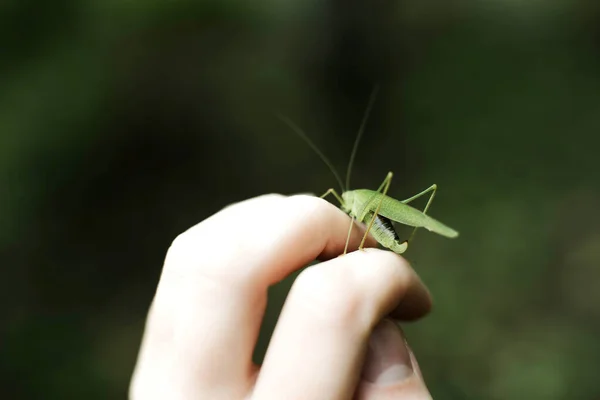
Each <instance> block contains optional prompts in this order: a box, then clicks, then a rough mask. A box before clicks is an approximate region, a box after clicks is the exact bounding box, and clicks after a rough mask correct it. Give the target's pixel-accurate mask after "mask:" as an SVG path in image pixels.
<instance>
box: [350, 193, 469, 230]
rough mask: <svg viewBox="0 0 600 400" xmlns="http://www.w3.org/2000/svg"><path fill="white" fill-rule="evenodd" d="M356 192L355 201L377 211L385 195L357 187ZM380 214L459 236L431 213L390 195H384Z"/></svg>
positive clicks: (415, 225) (409, 223)
mask: <svg viewBox="0 0 600 400" xmlns="http://www.w3.org/2000/svg"><path fill="white" fill-rule="evenodd" d="M354 192H355V196H356V197H355V201H356V202H357V203H359V204H361V205H362V206H361V208H362V207H365V206H366V207H368V208H369V209H371V210H372V211H375V209H376V208H377V204H378V202H379V200H380V199H381V196H383V194H381V193H379V192H376V191H374V190H368V189H357V190H354ZM379 214H380V215H383V216H384V217H386V218H388V219H391V220H392V221H395V222H399V223H401V224H404V225H408V226H414V227H418V228H425V229H427V230H428V231H431V232H435V233H437V234H440V235H442V236H446V237H449V238H455V237H457V236H458V232H457V231H455V230H454V229H452V228H450V227H449V226H446V225H444V224H442V223H441V222H439V221H437V220H435V219H433V218H431V217H430V216H429V215H426V214H423V212H422V211H420V210H417V209H416V208H414V207H411V206H409V205H408V204H404V203H402V202H401V201H398V200H396V199H393V198H391V197H389V196H384V197H383V201H382V204H381V208H380V209H379Z"/></svg>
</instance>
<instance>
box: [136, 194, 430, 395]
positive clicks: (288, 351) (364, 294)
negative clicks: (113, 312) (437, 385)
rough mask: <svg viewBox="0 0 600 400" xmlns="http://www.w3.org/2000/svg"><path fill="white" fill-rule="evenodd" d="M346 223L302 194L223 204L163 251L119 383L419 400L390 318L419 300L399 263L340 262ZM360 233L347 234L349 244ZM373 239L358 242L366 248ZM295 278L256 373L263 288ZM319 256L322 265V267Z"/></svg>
mask: <svg viewBox="0 0 600 400" xmlns="http://www.w3.org/2000/svg"><path fill="white" fill-rule="evenodd" d="M349 224H350V219H349V218H348V216H347V215H345V214H344V213H343V212H342V211H341V210H339V209H337V208H336V207H335V206H333V205H331V204H329V203H327V202H326V201H324V200H322V199H319V198H315V197H311V196H303V195H299V196H291V197H284V196H279V195H267V196H261V197H257V198H254V199H250V200H247V201H244V202H241V203H237V204H234V205H232V206H229V207H227V208H225V209H224V210H222V211H221V212H219V213H217V214H215V215H213V216H212V217H210V218H208V219H206V220H205V221H203V222H201V223H199V224H198V225H196V226H194V227H192V228H191V229H189V230H188V231H186V232H184V233H183V234H181V235H180V236H179V237H177V238H176V239H175V240H174V242H173V244H172V245H171V247H170V249H169V251H168V253H167V256H166V259H165V264H164V268H163V271H162V275H161V278H160V282H159V284H158V288H157V291H156V295H155V297H154V300H153V302H152V306H151V308H150V311H149V315H148V320H147V324H146V330H145V333H144V338H143V342H142V346H141V349H140V354H139V357H138V361H137V365H136V368H135V371H134V374H133V377H132V381H131V386H130V398H132V399H134V400H146V399H161V400H163V399H169V400H172V399H175V400H179V399H210V400H221V399H235V400H238V399H240V400H241V399H252V400H267V399H276V400H287V399H306V400H317V399H324V400H337V399H340V400H341V399H361V400H384V399H392V398H393V399H404V400H408V399H430V398H431V396H430V395H429V393H428V391H427V388H426V386H425V384H424V382H423V379H422V376H421V373H420V371H419V368H418V366H417V362H416V359H415V358H414V355H413V354H412V352H411V351H410V349H409V348H408V347H407V346H406V344H405V343H406V342H405V340H404V337H403V335H402V333H401V331H400V329H399V328H398V327H397V326H396V324H395V323H393V322H392V321H391V320H390V319H386V317H391V318H393V319H400V320H410V319H416V318H419V317H421V316H423V315H424V314H426V313H427V312H428V311H429V309H430V307H431V298H430V296H429V293H428V292H427V289H426V288H425V286H424V285H423V284H422V283H421V281H420V279H419V278H418V276H417V275H416V273H415V272H414V271H413V270H412V269H411V267H410V266H409V265H408V264H407V263H406V261H405V260H404V259H403V258H401V257H400V256H398V255H396V254H394V253H392V252H390V251H382V250H378V249H367V250H365V251H355V252H353V253H349V254H347V255H345V256H343V257H336V256H338V255H340V254H341V253H342V252H343V249H344V245H345V242H346V236H347V233H348V228H349ZM363 234H364V227H362V226H360V227H359V228H358V229H356V228H355V229H353V234H352V237H351V238H350V246H349V248H350V249H356V248H357V247H358V244H359V243H360V240H361V239H362V235H363ZM375 245H376V242H375V241H374V240H373V239H372V238H370V237H369V239H368V240H367V246H370V247H372V246H375ZM314 259H319V260H323V262H321V263H319V264H317V265H314V266H311V267H309V268H307V269H305V270H304V271H302V272H301V273H300V275H299V276H298V278H297V279H296V281H295V282H294V284H293V286H292V289H291V291H290V293H289V295H288V297H287V300H286V302H285V305H284V308H283V310H282V312H281V315H280V318H279V320H278V323H277V326H276V329H275V331H274V333H273V336H272V338H271V342H270V344H269V348H268V350H267V354H266V356H265V359H264V362H263V364H262V366H260V367H258V366H256V365H254V364H253V363H252V353H253V350H254V347H255V344H256V340H257V337H258V333H259V330H260V326H261V322H262V318H263V315H264V312H265V307H266V303H267V289H268V287H269V286H271V285H273V284H275V283H276V282H279V281H280V280H282V279H283V278H285V277H286V276H288V275H289V274H291V273H292V272H294V271H295V270H298V269H300V268H302V267H303V266H305V265H306V264H308V263H310V262H311V261H313V260H314ZM325 260H328V261H325Z"/></svg>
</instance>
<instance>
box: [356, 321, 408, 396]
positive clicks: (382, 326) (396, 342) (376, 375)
mask: <svg viewBox="0 0 600 400" xmlns="http://www.w3.org/2000/svg"><path fill="white" fill-rule="evenodd" d="M412 374H413V368H412V363H411V361H410V352H409V350H408V347H407V346H406V339H405V338H404V335H403V334H402V331H401V330H400V328H399V327H398V326H397V325H396V324H395V323H394V322H392V321H390V320H387V319H384V320H383V321H381V322H380V323H379V324H378V325H377V327H375V329H374V330H373V333H372V334H371V338H370V339H369V349H368V352H367V359H366V362H365V366H364V368H363V373H362V376H363V379H365V380H366V381H368V382H371V383H376V384H384V385H385V384H391V383H397V382H400V381H403V380H405V379H407V378H408V377H410V376H411V375H412Z"/></svg>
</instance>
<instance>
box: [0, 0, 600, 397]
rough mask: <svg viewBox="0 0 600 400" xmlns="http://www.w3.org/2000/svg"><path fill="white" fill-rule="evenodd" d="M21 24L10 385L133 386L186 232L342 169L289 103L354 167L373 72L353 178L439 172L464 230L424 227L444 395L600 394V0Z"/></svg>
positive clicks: (97, 11) (14, 43) (204, 5)
mask: <svg viewBox="0 0 600 400" xmlns="http://www.w3.org/2000/svg"><path fill="white" fill-rule="evenodd" d="M0 33H1V34H0V50H1V51H0V179H1V180H0V257H1V258H0V262H1V265H2V267H3V268H2V273H3V279H2V282H3V283H4V285H3V288H2V292H3V294H4V296H3V299H4V301H2V302H0V310H1V311H2V316H3V327H2V331H1V332H0V335H1V336H0V343H1V347H0V372H1V373H2V374H1V376H2V378H0V379H1V380H2V384H1V386H0V387H1V388H2V389H1V390H2V391H3V392H4V393H0V394H3V395H2V398H10V399H13V398H14V399H21V398H22V399H29V398H40V399H42V398H43V399H65V398H86V399H96V398H97V399H105V398H120V397H124V396H125V393H126V389H127V385H128V380H129V377H130V374H131V371H132V368H133V365H134V362H135V357H136V354H137V350H138V345H139V340H140V336H141V333H142V330H143V324H144V318H145V313H146V311H147V307H148V304H149V302H150V300H151V298H152V295H153V291H154V289H155V285H156V282H157V279H158V276H159V273H160V269H161V263H162V260H163V257H164V254H165V251H166V249H167V247H168V246H169V244H170V241H171V240H172V239H173V238H174V237H175V236H176V235H177V234H178V233H179V232H182V231H183V230H185V229H187V228H188V227H189V226H191V225H193V224H195V223H196V222H198V221H201V220H202V219H204V218H206V217H207V216H209V215H210V214H212V213H214V212H216V211H218V210H219V209H220V208H222V207H223V206H225V205H227V204H229V203H232V202H235V201H239V200H242V199H245V198H248V197H251V196H256V195H259V194H263V193H268V192H279V193H297V192H315V193H320V192H323V191H324V190H325V189H327V188H328V187H330V186H331V185H332V184H333V180H332V178H331V176H330V175H329V174H328V172H327V170H326V168H325V167H324V166H323V165H322V164H321V163H320V161H319V160H318V159H317V157H316V156H315V155H314V154H312V153H311V151H310V149H308V148H307V147H306V146H304V145H302V144H301V143H300V142H299V140H298V138H297V137H295V136H294V135H293V134H292V133H291V132H290V131H289V130H288V129H287V128H286V127H285V126H283V125H281V124H280V123H279V122H278V121H277V119H276V118H275V117H274V113H276V112H282V113H284V114H287V115H289V116H290V117H291V118H292V119H293V120H294V121H296V122H297V123H298V124H300V125H301V126H303V127H304V128H305V129H306V130H307V131H308V132H309V134H310V135H311V136H312V137H313V138H314V139H315V141H316V142H318V144H319V146H320V147H321V148H322V150H323V151H324V152H325V153H326V154H328V155H329V156H330V158H331V159H332V160H334V163H335V164H336V165H338V166H339V169H340V170H344V166H345V162H346V160H347V157H348V154H349V152H350V149H351V146H352V140H353V137H354V135H355V133H356V129H357V127H358V125H359V122H360V118H361V116H362V112H363V111H364V107H365V105H366V101H367V98H368V95H369V92H370V90H371V88H372V87H373V85H374V84H375V83H379V84H380V85H381V87H382V90H381V92H380V96H379V99H378V102H377V104H376V107H375V110H374V112H373V114H372V118H371V120H370V122H369V125H368V130H367V134H366V136H365V140H364V143H363V144H362V146H361V149H360V153H359V155H358V158H357V164H356V169H355V171H354V175H353V183H354V186H355V187H374V186H377V185H378V184H379V183H380V181H381V180H382V179H383V177H384V176H385V173H386V172H387V171H388V170H393V171H394V172H395V174H396V175H395V179H394V182H393V185H392V192H393V193H392V194H393V195H394V196H396V197H399V198H406V197H409V196H410V195H412V194H413V193H415V192H417V191H419V190H422V189H423V188H425V187H427V186H428V185H430V184H431V183H434V182H435V183H437V184H438V185H439V187H440V190H439V192H438V196H437V198H436V202H435V203H434V205H433V207H432V214H433V215H434V216H436V217H437V218H439V219H440V220H442V221H444V222H446V223H448V224H449V225H451V226H453V227H455V228H457V229H458V230H460V232H461V237H460V239H459V240H454V241H449V240H445V239H443V238H439V237H436V236H435V235H431V234H428V233H426V232H422V233H419V235H418V237H417V240H416V242H415V243H414V246H413V247H412V248H411V249H410V250H409V252H408V253H407V258H408V259H409V260H410V261H411V262H412V264H413V266H414V267H415V269H416V270H417V271H418V272H419V273H420V274H421V276H422V277H423V279H424V281H425V282H426V283H427V284H428V285H429V287H430V289H431V291H432V293H433V295H434V298H435V301H436V304H435V309H434V312H433V313H432V315H431V316H430V317H429V318H427V319H425V320H424V321H422V322H419V323H417V324H413V325H411V326H408V327H407V329H406V330H407V332H408V334H409V339H410V341H411V343H412V345H413V347H414V348H415V351H416V353H417V355H418V357H419V360H420V364H421V368H422V370H423V372H424V374H425V376H426V378H427V381H428V384H429V386H430V388H431V391H432V393H433V395H434V397H435V398H439V399H470V398H474V399H550V400H551V399H592V398H598V397H599V396H600V385H598V382H597V378H596V377H595V376H594V375H595V373H596V371H597V368H598V366H599V365H600V362H599V361H598V360H600V341H599V340H598V338H599V337H600V323H599V322H598V321H600V291H599V290H598V284H599V282H600V269H599V268H598V266H599V265H600V228H599V226H600V225H599V223H600V209H599V207H598V205H599V204H600V201H599V200H600V165H599V162H598V155H597V153H598V149H599V144H600V140H599V139H598V133H599V132H600V72H599V71H600V7H598V5H597V3H596V2H593V1H591V0H588V1H584V0H576V1H574V0H547V1H541V0H538V1H530V2H519V1H514V0H513V1H510V0H496V1H481V0H453V1H447V0H427V1H416V0H412V1H408V0H395V1H381V0H377V1H371V2H358V1H344V2H342V1H329V2H316V1H296V2H284V1H275V0H258V1H254V2H242V1H237V0H225V1H196V2H193V1H186V0H182V1H177V2H164V1H143V2H142V1H134V0H131V1H111V0H108V1H90V0H79V1H73V0H56V1H53V2H46V3H43V2H41V1H31V0H28V1H16V0H12V1H11V0H8V1H3V2H2V3H0ZM286 285H288V286H289V282H286V283H285V284H284V285H283V286H280V287H276V288H274V289H273V296H272V297H273V299H274V301H275V303H277V302H281V301H282V300H283V297H284V295H285V290H284V289H285V287H286ZM276 314H277V310H276V306H274V307H270V308H269V313H268V315H267V323H266V325H269V326H272V324H273V323H274V320H275V318H276ZM265 340H266V336H265V338H263V339H262V340H261V343H260V345H259V348H258V350H257V354H258V355H259V356H260V354H261V353H262V352H264V347H265V345H266V341H265Z"/></svg>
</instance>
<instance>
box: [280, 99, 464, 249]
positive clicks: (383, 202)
mask: <svg viewBox="0 0 600 400" xmlns="http://www.w3.org/2000/svg"><path fill="white" fill-rule="evenodd" d="M376 95H377V87H376V88H375V89H374V90H373V92H372V94H371V97H370V99H369V104H368V106H367V110H366V111H365V114H364V116H363V119H362V122H361V125H360V128H359V130H358V134H357V135H356V139H355V141H354V146H353V148H352V153H351V155H350V161H349V162H348V169H347V171H346V185H344V184H343V183H342V180H341V178H340V176H339V174H338V173H337V171H336V170H335V168H334V167H333V165H332V164H331V162H330V161H329V159H327V157H325V155H324V154H323V153H322V152H321V151H320V150H319V148H318V147H317V146H316V145H315V144H314V143H313V142H312V141H311V140H310V138H309V137H308V136H307V135H306V133H304V131H303V130H302V129H300V128H299V127H298V126H297V125H295V124H294V123H293V122H292V121H291V120H289V119H288V118H286V117H284V116H282V115H279V116H278V117H279V119H281V120H282V121H283V122H284V123H285V124H287V125H288V126H289V127H290V128H291V129H292V130H293V131H294V132H295V133H296V134H298V135H299V136H300V137H301V138H302V139H303V140H304V141H306V143H307V144H308V145H309V146H310V147H311V148H312V149H313V150H314V151H315V152H316V153H317V155H318V156H319V157H320V158H321V160H323V162H324V163H325V164H326V165H327V167H328V168H329V169H330V170H331V172H332V173H333V175H334V177H335V179H336V180H337V182H338V184H339V186H340V189H341V190H342V194H341V195H340V194H339V193H338V192H337V191H336V190H335V189H334V188H330V189H329V190H327V191H326V192H325V193H324V194H323V195H322V196H320V197H321V198H325V197H327V196H328V195H333V196H334V197H335V198H336V199H337V201H339V202H340V205H341V206H340V208H341V209H342V210H343V211H344V212H345V213H346V214H348V215H349V216H350V217H351V218H352V221H351V223H350V227H349V229H348V237H347V239H346V246H345V247H344V254H346V252H347V251H348V243H349V242H350V235H351V233H352V228H353V226H354V221H355V220H356V221H358V222H362V223H365V224H366V225H367V230H366V231H365V234H364V236H363V238H362V241H361V243H360V246H359V247H358V248H359V250H361V249H363V248H364V244H365V240H366V238H367V236H368V234H369V232H370V233H371V235H372V236H373V237H374V238H375V240H377V242H378V243H379V244H381V245H382V246H383V247H385V248H387V249H389V250H391V251H393V252H394V253H397V254H402V253H404V252H405V251H406V249H407V248H408V243H409V242H410V241H411V240H412V239H413V238H414V236H415V233H416V231H417V229H418V228H425V229H427V230H429V231H431V232H434V233H437V234H439V235H442V236H445V237H448V238H455V237H457V236H458V232H457V231H455V230H454V229H452V228H450V227H448V226H446V225H444V224H443V223H441V222H439V221H437V220H435V219H433V218H432V217H430V216H429V215H427V210H429V206H431V203H432V201H433V198H434V196H435V192H436V190H437V185H435V184H433V185H431V186H430V187H428V188H427V189H425V190H423V191H422V192H421V193H418V194H416V195H414V196H412V197H410V198H408V199H406V200H401V201H400V200H396V199H394V198H392V197H389V196H387V192H388V189H389V187H390V184H391V182H392V177H393V173H392V172H391V171H390V172H388V174H387V176H386V177H385V179H384V180H383V182H382V183H381V185H380V186H379V188H378V189H377V190H369V189H355V190H350V173H351V172H352V164H353V163H354V158H355V157H356V152H357V149H358V144H359V142H360V139H361V137H362V135H363V133H364V131H365V126H366V124H367V120H368V118H369V114H370V113H371V109H372V108H373V104H374V102H375V98H376ZM428 193H431V194H430V196H429V200H428V201H427V204H426V205H425V208H424V209H423V211H421V210H418V209H416V208H414V207H411V206H409V205H408V203H410V202H411V201H413V200H416V199H418V198H419V197H421V196H424V195H425V194H428ZM392 221H394V222H398V223H401V224H404V225H408V226H412V227H414V229H413V231H412V233H411V235H410V236H409V238H408V240H404V241H401V240H400V238H399V237H398V234H397V233H396V230H395V229H394V226H393V225H392Z"/></svg>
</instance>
